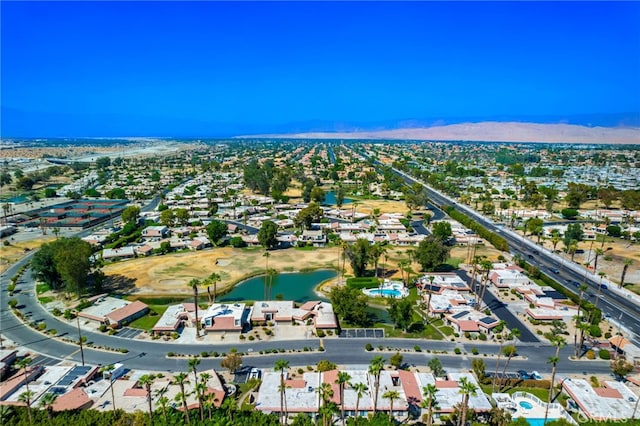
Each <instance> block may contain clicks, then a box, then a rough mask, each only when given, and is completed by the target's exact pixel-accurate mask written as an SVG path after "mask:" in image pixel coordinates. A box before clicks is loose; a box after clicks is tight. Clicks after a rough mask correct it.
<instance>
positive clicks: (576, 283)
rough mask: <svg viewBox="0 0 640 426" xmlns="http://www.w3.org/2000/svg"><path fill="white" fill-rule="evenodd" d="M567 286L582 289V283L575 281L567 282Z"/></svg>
mask: <svg viewBox="0 0 640 426" xmlns="http://www.w3.org/2000/svg"><path fill="white" fill-rule="evenodd" d="M567 284H569V285H572V286H574V287H580V283H579V282H578V281H575V280H569V281H567Z"/></svg>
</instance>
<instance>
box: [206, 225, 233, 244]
mask: <svg viewBox="0 0 640 426" xmlns="http://www.w3.org/2000/svg"><path fill="white" fill-rule="evenodd" d="M205 229H206V231H207V236H208V237H209V240H211V244H213V245H218V242H219V241H220V240H221V239H222V238H223V237H224V236H225V235H227V231H228V230H229V227H228V226H227V224H226V223H225V222H222V221H220V220H212V221H211V223H209V224H208V225H207V227H206V228H205Z"/></svg>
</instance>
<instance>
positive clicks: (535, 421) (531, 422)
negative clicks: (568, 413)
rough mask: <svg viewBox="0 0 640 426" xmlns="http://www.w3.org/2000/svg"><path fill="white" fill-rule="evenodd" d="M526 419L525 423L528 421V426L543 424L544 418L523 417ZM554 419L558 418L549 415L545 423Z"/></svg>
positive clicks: (541, 425) (540, 425) (542, 425)
mask: <svg viewBox="0 0 640 426" xmlns="http://www.w3.org/2000/svg"><path fill="white" fill-rule="evenodd" d="M525 420H526V421H527V423H529V426H544V419H525ZM554 420H558V419H552V418H551V417H549V418H548V419H547V423H549V422H552V421H554Z"/></svg>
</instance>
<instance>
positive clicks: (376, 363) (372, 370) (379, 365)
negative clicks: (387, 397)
mask: <svg viewBox="0 0 640 426" xmlns="http://www.w3.org/2000/svg"><path fill="white" fill-rule="evenodd" d="M383 369H384V358H382V357H381V356H380V355H378V356H375V357H373V359H372V360H371V361H370V362H369V374H372V375H373V378H374V383H373V385H374V396H373V415H375V414H376V410H377V408H378V391H379V390H380V372H381V371H382V370H383Z"/></svg>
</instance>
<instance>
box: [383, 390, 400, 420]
mask: <svg viewBox="0 0 640 426" xmlns="http://www.w3.org/2000/svg"><path fill="white" fill-rule="evenodd" d="M382 397H383V398H385V399H388V400H389V403H390V406H389V422H392V421H393V401H395V400H396V399H399V398H400V392H398V391H397V390H388V391H386V392H385V393H383V394H382Z"/></svg>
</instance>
